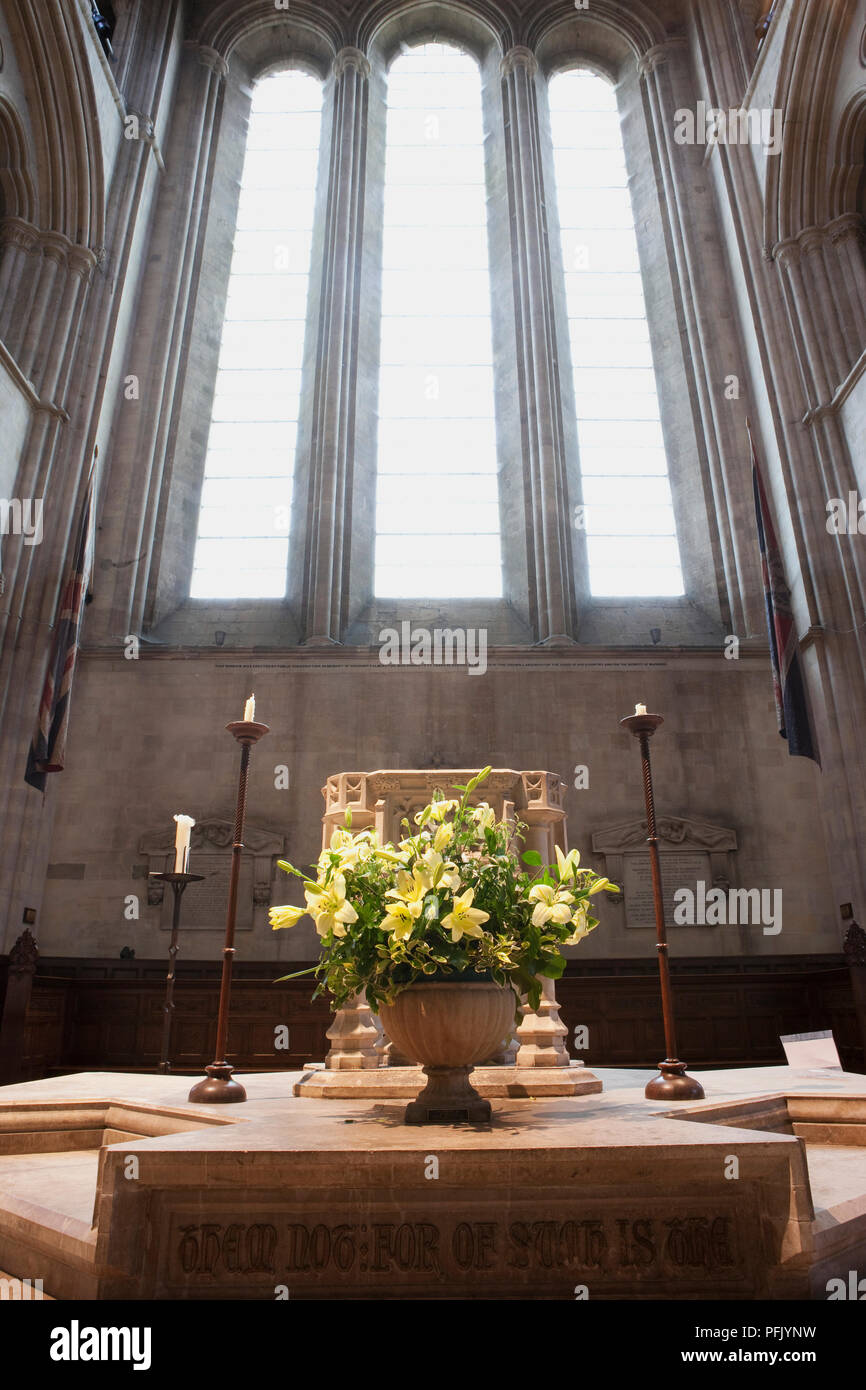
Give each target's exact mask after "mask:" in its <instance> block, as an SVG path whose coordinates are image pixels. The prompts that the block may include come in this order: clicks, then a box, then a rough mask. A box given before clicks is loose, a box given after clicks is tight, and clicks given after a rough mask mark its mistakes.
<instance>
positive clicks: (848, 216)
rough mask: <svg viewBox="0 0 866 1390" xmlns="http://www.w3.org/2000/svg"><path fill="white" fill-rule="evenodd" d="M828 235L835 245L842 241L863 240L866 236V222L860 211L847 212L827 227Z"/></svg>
mask: <svg viewBox="0 0 866 1390" xmlns="http://www.w3.org/2000/svg"><path fill="white" fill-rule="evenodd" d="M827 235H828V236H829V238H830V240H831V241H832V243H833V245H834V246H838V245H839V243H840V242H842V241H863V239H864V237H866V222H864V221H863V218H862V217H861V216H860V213H859V212H845V213H843V214H842V216H841V217H837V218H836V220H835V221H834V222H831V223H830V224H829V226H828V227H827Z"/></svg>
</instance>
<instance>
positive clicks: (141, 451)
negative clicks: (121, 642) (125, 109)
mask: <svg viewBox="0 0 866 1390" xmlns="http://www.w3.org/2000/svg"><path fill="white" fill-rule="evenodd" d="M182 62H183V72H184V75H185V80H184V82H183V83H182V87H181V90H182V91H183V92H184V94H185V100H186V101H187V103H188V104H187V107H186V109H185V111H184V112H183V117H184V119H183V123H182V126H181V125H178V126H176V127H175V129H174V130H173V134H172V143H171V146H170V148H169V150H168V155H167V166H168V171H169V172H168V176H167V177H168V179H169V180H170V183H169V184H167V185H166V189H165V192H164V194H163V197H164V198H165V199H166V201H165V202H164V203H161V204H160V206H159V208H158V210H157V217H156V221H155V224H154V233H153V252H152V254H153V257H154V261H155V263H156V264H158V266H159V276H160V279H159V284H160V293H159V295H156V294H151V295H150V296H149V298H148V300H147V302H146V315H147V316H146V317H145V316H143V319H142V328H143V331H144V332H149V334H150V345H149V351H150V363H149V377H148V395H149V397H150V398H151V399H153V400H156V401H158V402H159V408H158V409H155V410H150V411H146V412H136V413H135V414H133V413H131V412H130V413H128V414H127V415H121V416H120V429H119V432H118V438H117V441H116V444H115V450H114V452H115V454H116V455H117V456H122V455H125V454H127V453H128V454H129V455H130V456H133V457H135V459H136V468H135V469H134V471H133V472H132V473H131V474H130V475H129V477H128V481H127V484H126V492H125V494H124V496H123V505H122V507H120V506H115V504H114V501H113V499H111V498H109V505H110V506H111V507H112V511H110V512H109V514H108V516H107V517H106V523H105V534H104V537H103V545H104V546H105V548H106V549H107V550H109V551H111V550H114V551H115V553H117V554H118V555H124V556H130V557H134V559H133V560H132V561H131V563H129V564H127V565H124V566H120V567H118V579H117V592H116V595H115V602H114V607H113V612H112V615H111V619H110V624H109V626H110V631H111V632H112V633H113V634H117V633H120V634H123V633H127V632H130V633H140V632H141V631H142V630H143V628H144V626H145V624H146V621H147V617H148V605H149V603H150V601H151V598H152V592H151V591H152V583H151V580H152V575H153V573H154V571H155V567H156V566H158V559H159V552H160V547H161V537H160V532H159V523H160V519H161V517H162V508H161V498H162V495H163V488H164V481H165V478H166V476H167V472H168V470H170V467H171V458H170V449H169V440H170V435H171V429H172V425H173V423H174V422H175V420H176V411H177V405H178V401H179V400H180V397H181V388H182V384H183V380H184V372H185V364H186V356H187V352H188V336H189V322H190V317H191V314H192V313H193V311H194V306H195V295H196V286H197V282H198V275H199V269H200V256H201V243H202V236H203V233H204V228H205V225H206V221H207V215H208V207H209V194H210V181H211V177H212V170H211V156H212V151H213V149H214V145H215V142H216V140H217V137H218V134H219V128H220V113H221V109H222V100H223V87H224V83H225V79H226V77H227V75H228V65H227V63H226V61H225V59H224V58H223V57H222V55H221V54H220V53H218V52H216V50H215V49H213V48H209V47H207V46H205V45H200V44H197V43H187V44H185V45H184V54H183V59H182ZM181 147H182V150H181ZM160 257H161V259H159V258H160ZM145 341H146V339H145Z"/></svg>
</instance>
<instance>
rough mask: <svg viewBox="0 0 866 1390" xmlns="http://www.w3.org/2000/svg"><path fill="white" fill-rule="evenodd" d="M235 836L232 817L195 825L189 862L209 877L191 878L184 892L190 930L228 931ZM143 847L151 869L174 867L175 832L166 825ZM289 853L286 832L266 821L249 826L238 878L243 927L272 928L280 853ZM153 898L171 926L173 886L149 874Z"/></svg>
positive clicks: (152, 903)
mask: <svg viewBox="0 0 866 1390" xmlns="http://www.w3.org/2000/svg"><path fill="white" fill-rule="evenodd" d="M233 839H234V827H233V825H232V823H231V822H230V821H223V820H211V819H202V820H200V821H197V822H196V824H195V825H194V826H193V831H192V842H191V846H190V860H189V867H190V871H191V872H192V873H195V874H203V875H204V879H203V881H202V882H201V883H192V884H190V885H189V887H188V888H187V889H186V892H185V893H184V899H183V915H182V927H183V930H184V931H188V930H189V931H212V932H215V933H217V934H218V935H221V934H222V932H223V931H224V929H225V922H226V907H227V905H228V892H229V874H230V872H231V861H232V842H233ZM139 853H140V854H142V855H143V856H145V857H146V858H147V861H148V865H147V866H148V871H149V873H153V872H156V871H157V870H161V871H163V872H164V871H166V870H170V869H173V868H174V837H173V835H171V834H170V833H169V832H168V831H167V830H166V827H165V826H162V827H160V829H159V830H158V831H156V832H154V833H152V834H150V835H145V836H144V837H143V838H142V840H141V843H140V844H139ZM284 853H285V840H284V839H283V837H282V835H279V834H277V833H276V832H275V831H272V830H269V829H267V828H265V827H263V826H256V825H247V826H246V828H245V830H244V852H243V855H242V856H241V871H240V880H239V882H238V910H237V921H236V929H237V930H238V931H242V932H243V931H253V929H254V928H255V929H258V930H260V931H266V930H267V926H268V906H269V904H270V901H271V892H272V888H273V879H274V868H275V863H276V858H277V855H279V854H284ZM147 901H148V906H150V907H161V909H162V910H161V913H160V923H159V925H160V928H161V929H162V930H163V931H171V919H172V894H171V892H166V891H165V887H164V885H163V884H162V883H160V882H159V881H158V880H156V879H152V878H149V879H148V888H147Z"/></svg>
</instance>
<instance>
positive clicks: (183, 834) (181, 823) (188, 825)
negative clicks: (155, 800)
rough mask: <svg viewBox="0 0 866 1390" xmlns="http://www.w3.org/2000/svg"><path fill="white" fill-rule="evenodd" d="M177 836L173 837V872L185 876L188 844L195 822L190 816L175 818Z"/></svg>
mask: <svg viewBox="0 0 866 1390" xmlns="http://www.w3.org/2000/svg"><path fill="white" fill-rule="evenodd" d="M174 819H175V820H176V821H177V834H176V835H175V837H174V871H175V873H176V874H185V873H186V871H187V869H188V868H189V842H190V837H191V835H192V828H193V826H194V825H195V821H194V820H193V818H192V816H183V815H179V816H175V817H174Z"/></svg>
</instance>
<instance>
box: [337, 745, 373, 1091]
mask: <svg viewBox="0 0 866 1390" xmlns="http://www.w3.org/2000/svg"><path fill="white" fill-rule="evenodd" d="M322 795H323V797H324V798H325V814H324V815H323V816H322V849H323V850H324V849H327V848H328V846H329V845H330V843H331V836H332V835H333V833H334V831H335V830H344V829H346V828H347V826H346V821H347V818H348V817H349V815H351V819H352V824H351V827H349V828H351V830H352V832H353V833H355V832H357V831H359V830H368V829H370V827H371V826H372V824H373V812H372V811H371V810H370V809H369V807H368V806H367V777H366V774H365V773H363V772H342V773H339V774H338V775H337V776H336V777H329V778H328V781H327V783H326V784H325V786H324V787H323V788H322ZM325 1036H326V1037H327V1038H330V1041H331V1049H330V1051H329V1053H328V1055H327V1057H326V1058H325V1066H326V1067H327V1069H328V1070H329V1071H360V1070H362V1069H363V1070H367V1069H368V1068H373V1067H378V1066H380V1065H381V1066H385V1065H387V1060H386V1056H385V1047H386V1044H387V1042H388V1039H387V1037H386V1036H385V1034H384V1032H383V1031H382V1026H381V1024H378V1023H377V1020H376V1018H375V1017H374V1015H373V1011H372V1009H371V1008H370V1006H369V1004H368V1003H367V996H366V994H365V992H364V990H361V992H360V993H359V994H356V995H355V997H354V999H351V1000H350V1001H349V1003H348V1004H344V1005H343V1007H342V1008H341V1009H337V1011H336V1013H335V1014H334V1021H333V1023H332V1024H331V1026H330V1028H329V1029H328V1031H327V1033H326V1034H325Z"/></svg>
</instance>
